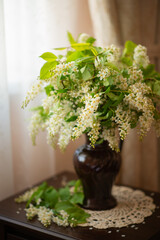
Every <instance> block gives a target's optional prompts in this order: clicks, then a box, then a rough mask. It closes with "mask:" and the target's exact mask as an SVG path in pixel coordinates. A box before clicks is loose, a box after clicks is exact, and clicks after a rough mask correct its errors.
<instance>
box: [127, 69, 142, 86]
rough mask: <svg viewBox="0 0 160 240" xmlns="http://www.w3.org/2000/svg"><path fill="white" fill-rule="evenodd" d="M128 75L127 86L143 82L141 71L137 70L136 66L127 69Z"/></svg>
mask: <svg viewBox="0 0 160 240" xmlns="http://www.w3.org/2000/svg"><path fill="white" fill-rule="evenodd" d="M128 74H129V75H130V76H129V79H128V84H129V85H131V84H134V83H136V82H141V81H142V80H143V74H142V71H141V70H140V69H138V68H137V67H136V66H134V67H130V68H129V69H128Z"/></svg>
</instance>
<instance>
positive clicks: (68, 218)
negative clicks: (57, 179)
mask: <svg viewBox="0 0 160 240" xmlns="http://www.w3.org/2000/svg"><path fill="white" fill-rule="evenodd" d="M83 199H84V193H83V189H82V184H81V181H80V180H72V181H70V182H68V183H66V185H65V186H64V187H62V188H59V189H55V188H54V187H53V186H49V185H48V184H47V183H46V182H43V183H42V184H41V185H40V186H38V187H34V188H32V189H30V190H28V191H26V192H25V193H23V194H22V195H20V196H19V197H17V198H16V199H15V202H17V203H24V202H27V203H26V208H25V212H26V217H27V219H28V220H32V219H33V218H34V217H37V218H38V220H39V221H40V222H41V223H42V224H43V225H44V226H45V227H48V226H50V225H51V224H52V222H54V223H56V224H57V225H59V226H64V227H67V226H70V227H74V226H77V225H78V224H82V223H86V222H87V219H88V218H89V217H90V214H88V213H87V212H85V211H84V210H83V209H82V208H80V206H79V205H80V204H81V205H82V203H83Z"/></svg>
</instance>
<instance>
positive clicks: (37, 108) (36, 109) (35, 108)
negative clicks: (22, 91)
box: [30, 106, 44, 111]
mask: <svg viewBox="0 0 160 240" xmlns="http://www.w3.org/2000/svg"><path fill="white" fill-rule="evenodd" d="M43 110H44V108H43V107H42V106H38V107H33V108H31V109H30V111H43Z"/></svg>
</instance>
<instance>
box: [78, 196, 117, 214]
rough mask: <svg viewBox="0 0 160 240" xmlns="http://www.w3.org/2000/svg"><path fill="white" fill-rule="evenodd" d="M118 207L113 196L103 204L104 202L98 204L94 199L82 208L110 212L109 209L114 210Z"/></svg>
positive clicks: (85, 203)
mask: <svg viewBox="0 0 160 240" xmlns="http://www.w3.org/2000/svg"><path fill="white" fill-rule="evenodd" d="M116 206H117V201H116V199H115V198H114V197H113V196H111V197H110V198H109V199H106V200H105V201H103V202H102V201H98V202H97V201H95V200H94V199H88V200H87V201H85V202H84V204H83V205H82V207H83V208H85V209H89V210H97V211H100V210H101V211H102V210H109V209H111V208H114V207H116Z"/></svg>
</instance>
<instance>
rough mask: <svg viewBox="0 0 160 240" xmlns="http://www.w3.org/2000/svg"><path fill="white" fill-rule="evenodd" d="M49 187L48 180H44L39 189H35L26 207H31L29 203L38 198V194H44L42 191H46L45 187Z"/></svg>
mask: <svg viewBox="0 0 160 240" xmlns="http://www.w3.org/2000/svg"><path fill="white" fill-rule="evenodd" d="M47 187H48V185H47V183H46V182H43V183H42V184H41V185H40V186H39V187H38V189H37V191H35V192H34V193H33V194H32V196H31V197H30V199H29V200H28V201H27V204H26V207H29V204H30V203H31V202H32V201H33V200H34V199H35V198H36V196H39V195H41V194H42V191H45V189H46V188H47Z"/></svg>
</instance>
